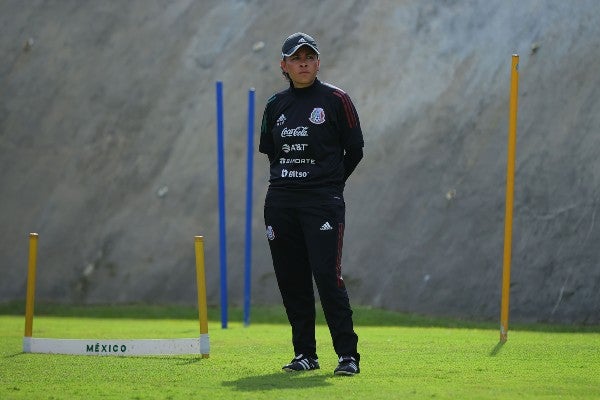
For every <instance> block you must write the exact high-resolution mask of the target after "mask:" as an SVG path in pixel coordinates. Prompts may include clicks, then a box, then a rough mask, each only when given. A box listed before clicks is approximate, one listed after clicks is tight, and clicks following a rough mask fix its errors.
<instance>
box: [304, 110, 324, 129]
mask: <svg viewBox="0 0 600 400" xmlns="http://www.w3.org/2000/svg"><path fill="white" fill-rule="evenodd" d="M308 120H309V121H310V122H312V123H313V124H316V125H321V124H322V123H323V122H325V111H323V109H322V108H320V107H317V108H313V110H312V112H311V113H310V118H309V119H308Z"/></svg>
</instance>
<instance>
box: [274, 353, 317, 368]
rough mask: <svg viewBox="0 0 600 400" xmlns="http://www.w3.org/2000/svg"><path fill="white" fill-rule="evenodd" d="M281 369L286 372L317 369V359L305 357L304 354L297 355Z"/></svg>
mask: <svg viewBox="0 0 600 400" xmlns="http://www.w3.org/2000/svg"><path fill="white" fill-rule="evenodd" d="M281 369H283V370H284V371H287V372H293V371H310V370H313V369H319V359H318V358H314V357H310V356H305V355H304V354H298V355H297V356H296V357H294V358H293V359H292V361H290V363H289V364H286V365H284V366H283V368H281Z"/></svg>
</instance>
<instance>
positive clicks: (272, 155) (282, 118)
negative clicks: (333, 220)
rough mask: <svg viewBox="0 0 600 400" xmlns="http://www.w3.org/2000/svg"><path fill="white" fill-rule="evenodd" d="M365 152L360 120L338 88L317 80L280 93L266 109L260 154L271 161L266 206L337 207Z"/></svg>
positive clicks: (348, 99)
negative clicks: (347, 179) (347, 181)
mask: <svg viewBox="0 0 600 400" xmlns="http://www.w3.org/2000/svg"><path fill="white" fill-rule="evenodd" d="M363 146H364V140H363V135H362V130H361V127H360V121H359V118H358V114H357V112H356V109H355V107H354V104H353V103H352V100H351V99H350V97H349V96H348V95H347V94H346V93H345V92H344V91H343V90H341V89H340V88H337V87H335V86H333V85H330V84H327V83H323V82H321V81H319V80H318V79H317V80H315V82H314V83H313V84H312V85H311V86H309V87H307V88H302V89H296V88H294V87H292V86H291V85H290V87H289V88H288V89H286V90H284V91H281V92H279V93H276V94H275V95H273V96H272V97H271V98H270V99H269V100H268V101H267V105H266V107H265V111H264V114H263V119H262V126H261V132H260V144H259V148H258V149H259V151H260V152H261V153H264V154H266V155H267V156H268V157H269V161H270V179H269V182H270V184H269V190H268V192H267V198H266V201H265V205H266V206H303V205H314V204H323V203H332V202H333V203H335V202H339V201H340V199H343V191H344V182H345V180H346V178H347V177H348V175H349V174H350V173H351V172H352V170H353V169H354V167H356V164H358V162H359V161H360V159H361V158H362V147H363Z"/></svg>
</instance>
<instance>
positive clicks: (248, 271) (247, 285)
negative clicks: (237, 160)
mask: <svg viewBox="0 0 600 400" xmlns="http://www.w3.org/2000/svg"><path fill="white" fill-rule="evenodd" d="M253 165H254V88H251V89H250V90H249V91H248V149H247V168H246V171H247V179H246V265H245V269H244V325H245V326H248V325H250V291H251V286H252V285H251V281H252V280H251V275H252V186H253V185H252V179H253V177H254V174H253Z"/></svg>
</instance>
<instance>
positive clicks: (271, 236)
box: [266, 225, 275, 240]
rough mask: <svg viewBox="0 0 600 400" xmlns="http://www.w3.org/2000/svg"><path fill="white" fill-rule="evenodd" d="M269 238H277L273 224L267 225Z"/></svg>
mask: <svg viewBox="0 0 600 400" xmlns="http://www.w3.org/2000/svg"><path fill="white" fill-rule="evenodd" d="M266 234H267V239H269V240H273V239H275V231H274V230H273V227H272V226H271V225H269V226H267V232H266Z"/></svg>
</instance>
